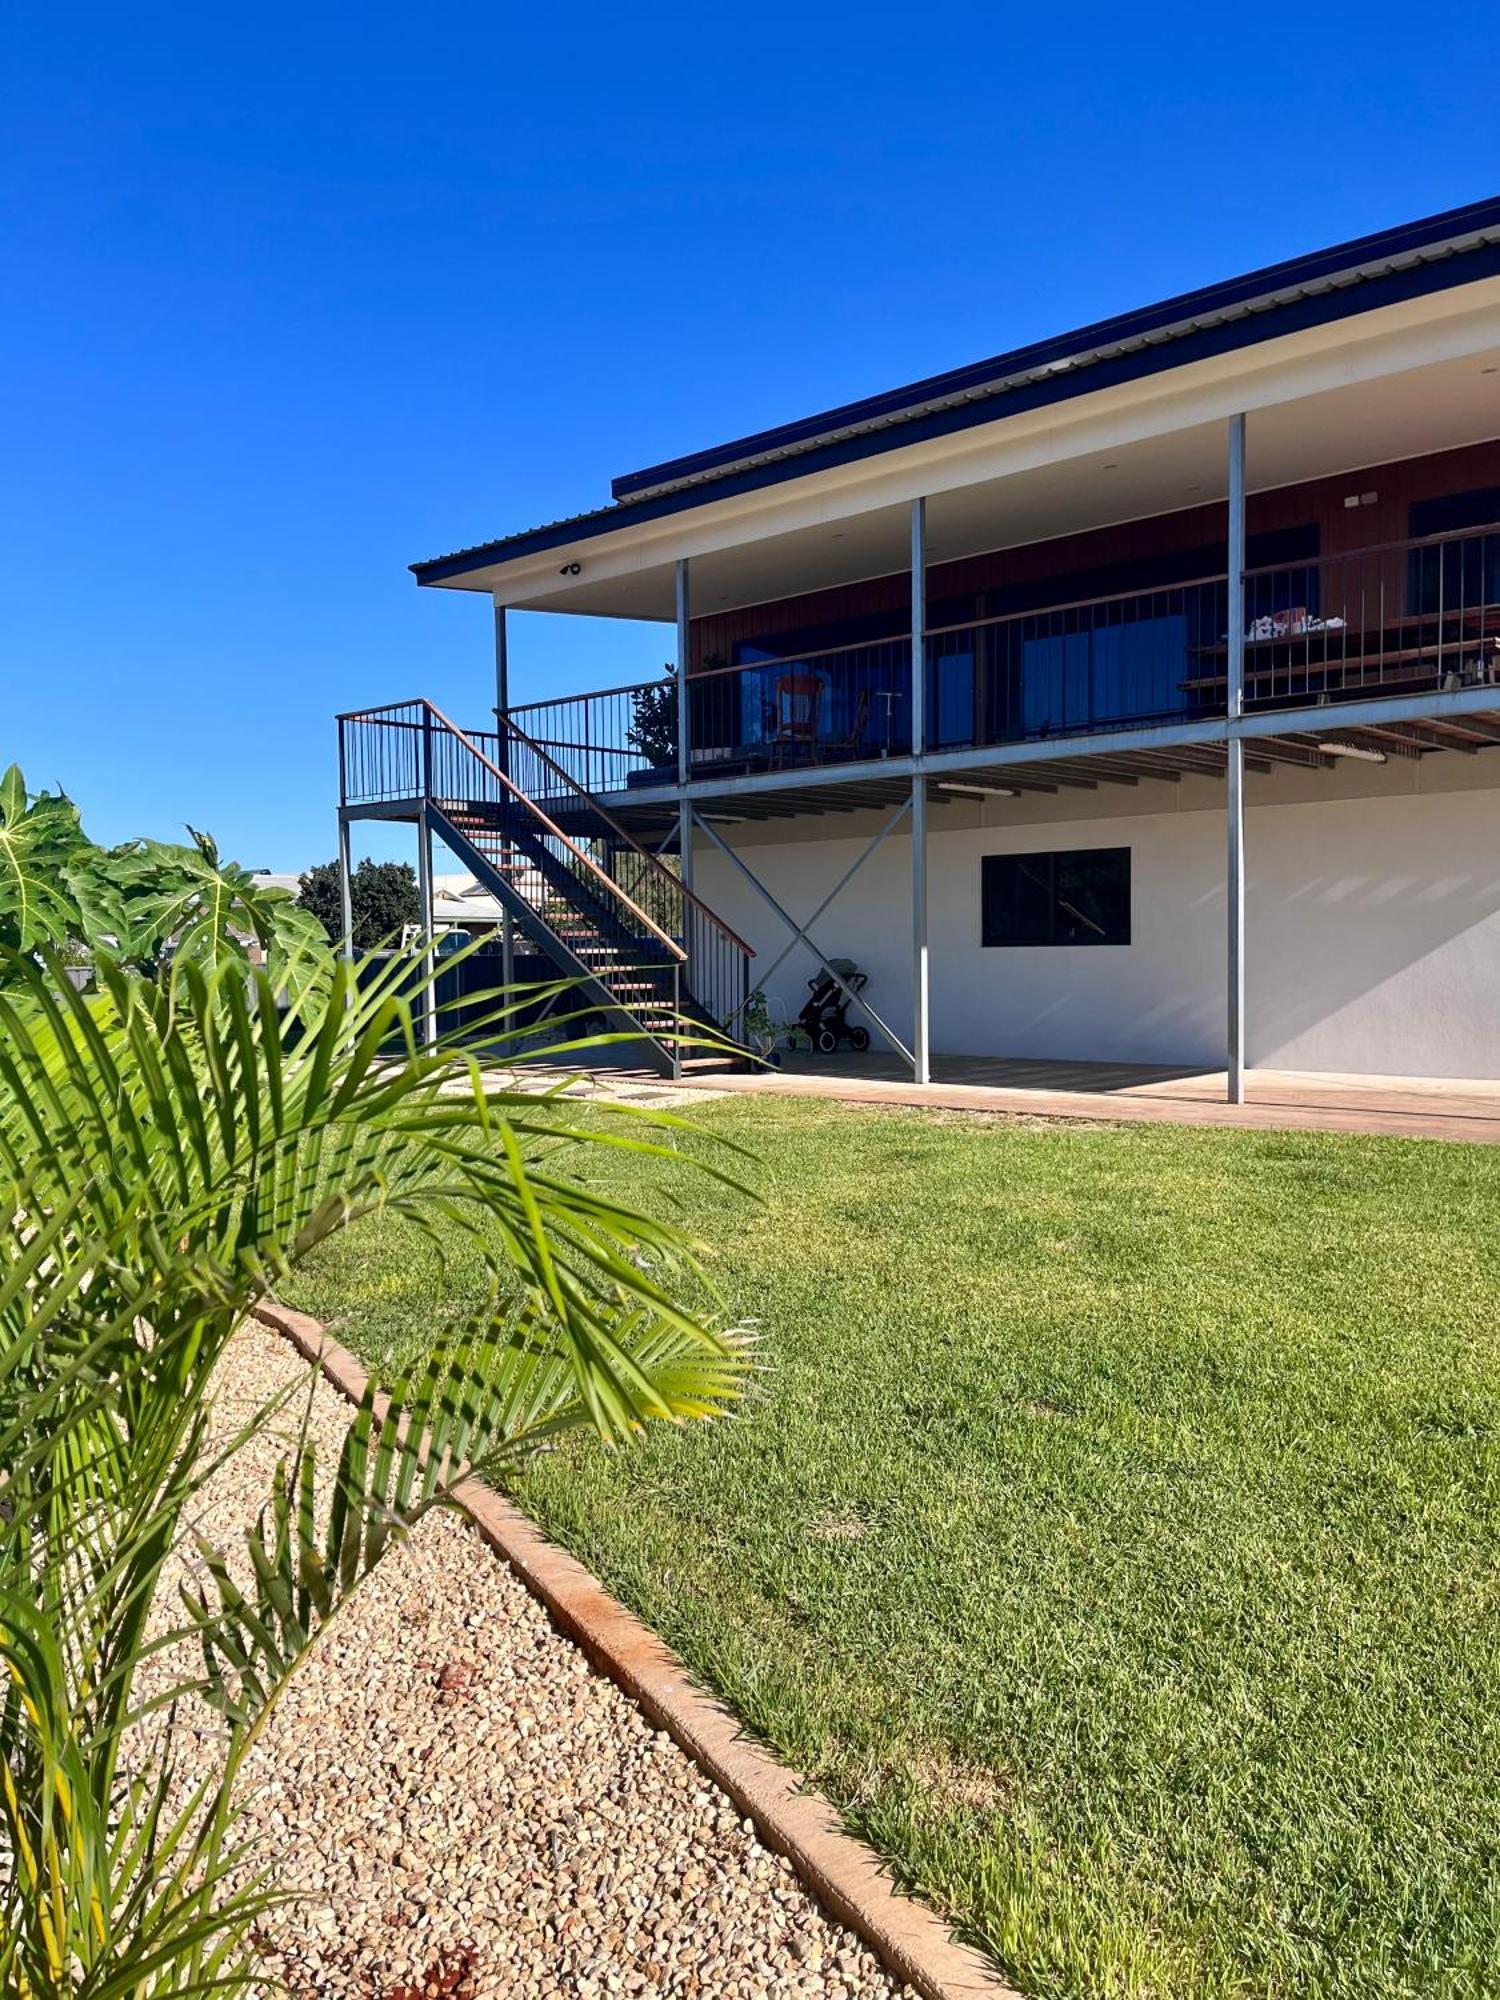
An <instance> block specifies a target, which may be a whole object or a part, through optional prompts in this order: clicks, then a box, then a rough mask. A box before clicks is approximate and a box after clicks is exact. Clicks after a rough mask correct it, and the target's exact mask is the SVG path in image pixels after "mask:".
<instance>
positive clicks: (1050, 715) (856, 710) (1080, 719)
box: [345, 523, 1500, 805]
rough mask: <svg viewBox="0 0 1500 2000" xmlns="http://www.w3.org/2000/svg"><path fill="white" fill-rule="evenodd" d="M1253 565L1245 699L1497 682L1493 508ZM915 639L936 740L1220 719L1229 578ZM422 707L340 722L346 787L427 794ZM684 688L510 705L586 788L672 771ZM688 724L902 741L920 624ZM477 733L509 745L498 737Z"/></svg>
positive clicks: (763, 750) (724, 677)
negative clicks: (1463, 525)
mask: <svg viewBox="0 0 1500 2000" xmlns="http://www.w3.org/2000/svg"><path fill="white" fill-rule="evenodd" d="M1244 583H1245V689H1244V693H1245V703H1246V706H1247V707H1250V708H1262V707H1277V706H1282V707H1293V706H1298V705H1302V704H1314V705H1318V704H1323V703H1328V702H1336V701H1339V700H1349V699H1354V698H1356V697H1369V696H1371V695H1379V694H1409V693H1419V692H1422V691H1431V690H1448V689H1453V688H1463V687H1473V686H1489V685H1497V686H1500V523H1497V524H1490V525H1485V526H1481V527H1475V528H1471V529H1467V530H1464V531H1462V532H1459V533H1452V534H1445V535H1431V536H1426V537H1421V538H1418V539H1414V540H1407V541H1399V542H1390V543H1386V544H1383V545H1381V546H1378V547H1372V548H1365V549H1355V550H1349V551H1345V552H1341V553H1337V554H1332V555H1325V556H1319V557H1313V558H1309V559H1307V560H1304V561H1302V562H1298V563H1290V564H1279V565H1277V566H1275V567H1270V568H1262V569H1253V570H1249V571H1247V572H1246V574H1245V579H1244ZM924 646H925V649H926V662H925V666H926V672H925V681H926V690H927V692H926V704H927V712H926V715H925V717H924V718H923V722H924V727H923V737H924V741H925V744H926V747H927V749H929V750H953V749H979V748H985V747H988V746H991V745H998V744H1005V743H1017V742H1027V741H1038V740H1050V739H1053V738H1066V737H1070V736H1078V735H1092V734H1099V733H1104V732H1107V731H1109V730H1112V729H1124V728H1134V727H1139V726H1141V725H1144V724H1150V723H1166V722H1171V721H1175V720H1188V719H1191V720H1199V719H1204V718H1207V719H1212V718H1214V717H1217V716H1222V715H1224V714H1225V712H1226V706H1227V676H1228V664H1229V590H1228V582H1227V579H1226V578H1225V577H1224V576H1222V575H1218V576H1206V577H1197V578H1193V579H1190V580H1188V581H1185V582H1182V583H1176V584H1171V585H1165V586H1162V587H1160V588H1156V589H1151V590H1139V591H1129V592H1124V593H1120V594H1117V595H1114V596H1109V597H1095V598H1087V599H1081V600H1079V601H1077V602H1074V603H1068V604H1056V605H1042V606H1039V607H1038V608H1036V609H1034V610H1025V611H1010V612H1006V613H1002V614H999V615H997V616H995V617H991V618H983V619H977V620H973V621H971V622H968V623H965V624H960V625H950V626H943V627H937V628H933V629H930V630H929V631H928V632H927V633H926V635H925V637H924ZM421 708H422V704H420V703H403V704H398V705H397V706H396V707H395V708H393V709H389V710H385V711H382V713H383V714H384V715H385V716H387V717H388V718H390V720H389V721H388V723H387V724H386V725H385V726H384V730H383V733H382V735H381V738H380V740H379V741H378V742H377V741H372V740H369V739H367V738H361V739H359V740H357V741H356V740H351V741H350V743H349V745H348V750H347V767H346V771H345V779H346V783H347V785H348V787H349V797H350V798H351V799H357V800H359V801H360V802H372V803H373V802H378V801H384V800H390V799H399V798H403V797H413V796H416V795H417V788H418V784H419V781H420V775H421V766H420V757H421V741H420V728H421V719H420V711H421ZM677 708H678V696H677V686H676V682H675V679H674V678H673V677H672V676H671V675H670V674H669V675H667V676H665V677H663V678H660V679H657V680H653V681H643V682H638V683H636V684H634V685H632V686H628V687H616V688H608V689H605V690H603V691H602V692H600V693H594V694H583V695H573V696H568V697H565V698H563V699H561V700H557V701H548V702H533V703H530V704H527V705H526V706H524V707H521V708H516V709H513V710H512V711H511V712H510V720H511V722H512V723H513V724H514V725H515V727H516V729H517V730H518V732H519V733H520V734H522V735H523V736H524V737H525V738H526V739H527V741H528V742H529V743H530V744H531V745H532V746H533V748H534V750H535V752H536V753H537V755H536V757H535V759H534V762H533V765H532V766H531V767H530V768H529V771H528V776H529V777H530V779H531V780H532V782H533V783H534V785H535V787H536V789H535V791H534V792H533V793H532V796H534V797H535V798H537V799H538V800H540V801H542V802H544V803H552V802H556V803H558V804H559V805H571V804H572V803H574V802H575V795H576V794H578V793H582V794H584V795H587V797H588V798H589V800H590V801H592V802H595V803H597V800H598V798H599V796H600V795H604V796H606V797H607V796H609V795H611V794H614V795H621V794H627V793H630V792H633V791H639V790H642V789H650V788H652V787H657V788H660V787H661V786H663V785H668V784H674V783H675V782H676V779H677V774H678V762H677V732H678V715H677ZM687 737H688V749H689V756H688V770H689V774H690V776H691V777H693V778H694V779H702V778H711V777H715V776H738V775H741V774H748V773H756V772H767V771H780V770H796V769H818V770H824V769H831V768H833V767H836V766H839V765H846V764H867V763H870V762H878V761H880V760H882V759H884V758H888V757H897V756H902V757H904V756H906V755H907V754H908V753H909V752H910V750H911V746H912V718H911V642H910V639H909V638H908V637H891V638H886V639H876V640H867V641H861V642H860V643H858V644H854V645H849V646H834V647H828V648H824V649H821V650H818V651H813V652H804V653H798V654H785V655H781V656H779V657H776V658H773V659H762V660H751V661H743V662H741V663H740V664H738V665H736V666H732V667H717V668H713V669H710V670H708V671H705V672H699V673H694V674H693V675H691V676H690V677H689V680H688V682H687ZM475 741H476V742H480V743H481V744H482V745H483V747H484V748H485V751H486V754H487V755H491V756H493V758H494V759H495V760H496V761H497V762H500V763H502V764H503V762H504V755H505V747H506V746H505V742H504V739H502V738H501V737H498V736H496V735H494V734H493V733H492V732H485V733H484V734H483V736H477V737H476V738H475ZM526 789H528V790H530V786H527V787H526Z"/></svg>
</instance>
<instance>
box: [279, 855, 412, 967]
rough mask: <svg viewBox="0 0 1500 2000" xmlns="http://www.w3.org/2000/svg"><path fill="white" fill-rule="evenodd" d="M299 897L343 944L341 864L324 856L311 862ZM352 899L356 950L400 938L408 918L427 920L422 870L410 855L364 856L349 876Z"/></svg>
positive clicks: (299, 902)
mask: <svg viewBox="0 0 1500 2000" xmlns="http://www.w3.org/2000/svg"><path fill="white" fill-rule="evenodd" d="M297 902H298V905H299V907H300V908H302V909H304V910H310V911H311V912H312V914H313V916H315V917H316V918H317V920H318V922H319V923H320V924H321V925H322V926H323V929H324V930H325V931H326V932H327V934H328V936H329V938H330V939H331V940H332V942H333V943H334V944H337V943H338V942H339V940H340V939H341V938H342V937H343V934H344V913H343V910H342V909H341V907H340V904H339V864H338V863H337V862H336V861H324V862H320V863H319V865H318V866H317V867H316V868H309V869H308V871H307V873H306V874H305V875H304V876H303V877H302V880H301V882H300V883H299V885H298V889H297ZM349 903H350V909H351V911H352V913H353V917H354V948H355V950H356V951H378V950H379V949H380V947H381V946H382V945H389V944H392V943H394V942H396V941H398V940H399V939H400V936H401V933H402V930H403V929H404V928H405V927H406V925H407V924H419V923H420V922H421V921H422V898H421V896H420V894H419V893H418V890H417V877H416V871H415V870H414V869H413V868H412V866H411V864H410V863H409V862H406V861H369V860H365V861H361V862H360V864H359V866H358V867H357V868H356V869H355V871H354V873H353V874H352V875H351V876H350V878H349Z"/></svg>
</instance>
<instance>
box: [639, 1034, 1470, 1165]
mask: <svg viewBox="0 0 1500 2000" xmlns="http://www.w3.org/2000/svg"><path fill="white" fill-rule="evenodd" d="M932 1069H933V1080H932V1082H931V1083H928V1084H915V1083H913V1082H911V1080H910V1078H909V1077H908V1076H906V1074H905V1066H904V1065H903V1064H902V1063H901V1062H900V1060H899V1059H898V1058H897V1057H895V1056H894V1055H885V1054H881V1053H879V1052H877V1051H875V1050H870V1051H868V1052H867V1053H865V1054H862V1055H860V1054H855V1053H853V1052H852V1051H850V1052H844V1053H841V1054H839V1055H836V1056H810V1055H803V1054H798V1055H788V1056H785V1057H784V1058H783V1059H782V1066H781V1067H780V1068H779V1069H777V1070H770V1071H766V1072H764V1073H762V1074H757V1075H750V1076H746V1075H737V1076H728V1075H713V1076H706V1077H704V1078H703V1079H702V1083H701V1086H700V1085H699V1084H697V1083H696V1082H695V1080H694V1079H691V1078H684V1080H683V1082H682V1084H681V1085H680V1086H677V1087H679V1088H681V1089H683V1090H693V1089H695V1088H699V1087H701V1088H703V1089H705V1090H713V1091H715V1092H720V1091H737V1092H753V1093H769V1094H781V1095H792V1096H801V1097H827V1098H834V1099H839V1100H842V1101H844V1102H847V1103H852V1104H899V1105H911V1106H926V1107H929V1108H931V1109H935V1110H947V1111H971V1112H993V1113H999V1114H1006V1115H1010V1116H1015V1115H1021V1116H1029V1117H1037V1118H1092V1119H1099V1118H1107V1119H1111V1120H1138V1121H1141V1122H1143V1123H1153V1124H1183V1125H1235V1126H1245V1127H1248V1128H1251V1129H1258V1130H1263V1131H1308V1132H1363V1133H1372V1134H1379V1135H1381V1136H1383V1137H1388V1138H1389V1137H1393V1138H1418V1139H1465V1140H1471V1141H1476V1142H1479V1143H1482V1144H1488V1145H1492V1144H1495V1143H1500V1081H1496V1080H1493V1079H1482V1078H1447V1077H1410V1076H1352V1075H1341V1074H1338V1073H1336V1072H1333V1071H1319V1072H1313V1071H1293V1070H1252V1071H1250V1072H1249V1074H1248V1077H1247V1080H1246V1102H1245V1103H1243V1104H1229V1103H1226V1102H1225V1074H1224V1071H1223V1070H1196V1069H1188V1068H1182V1069H1174V1068H1163V1067H1160V1066H1152V1065H1148V1064H1132V1065H1123V1064H1117V1063H1088V1062H1037V1061H1028V1060H1024V1059H1019V1058H1006V1057H991V1056H940V1055H935V1056H934V1057H933V1059H932Z"/></svg>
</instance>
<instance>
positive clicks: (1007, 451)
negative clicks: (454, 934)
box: [467, 278, 1500, 611]
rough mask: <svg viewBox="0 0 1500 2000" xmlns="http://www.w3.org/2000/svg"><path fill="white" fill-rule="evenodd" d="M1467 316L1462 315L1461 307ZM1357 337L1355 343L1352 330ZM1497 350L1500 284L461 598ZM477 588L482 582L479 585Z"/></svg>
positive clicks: (534, 593)
mask: <svg viewBox="0 0 1500 2000" xmlns="http://www.w3.org/2000/svg"><path fill="white" fill-rule="evenodd" d="M1459 305H1461V306H1462V308H1463V309H1462V310H1461V311H1460V310H1457V307H1458V306H1459ZM1355 328H1357V329H1358V334H1357V337H1353V330H1354V329H1355ZM1497 345H1500V278H1489V279H1484V280H1482V281H1480V282H1478V283H1476V284H1473V285H1466V286H1463V287H1462V288H1459V289H1456V290H1455V291H1453V292H1440V293H1435V294H1431V295H1429V296H1427V297H1425V298H1421V299H1413V300H1408V301H1405V302H1403V303H1402V304H1399V305H1394V306H1387V307H1383V308H1381V309H1380V310H1379V311H1377V312H1373V313H1371V314H1370V315H1369V316H1368V319H1361V320H1357V321H1349V320H1341V321H1337V322H1335V323H1334V324H1332V325H1330V326H1322V327H1315V328H1311V329H1309V330H1307V331H1306V332H1303V333H1296V334H1288V335H1285V336H1284V337H1283V338H1281V339H1279V340H1275V341H1269V342H1267V343H1265V344H1264V345H1263V346H1258V347H1251V348H1244V349H1239V350H1237V351H1236V352H1234V353H1232V354H1226V355H1216V356H1214V357H1212V358H1210V359H1208V360H1205V361H1197V362H1193V363H1190V364H1189V365H1188V366H1186V367H1183V368H1180V369H1175V370H1171V371H1169V372H1165V373H1163V374H1159V375H1152V376H1148V377H1146V378H1145V379H1144V380H1142V381H1140V382H1133V383H1126V384H1122V385H1120V386H1118V387H1114V388H1109V389H1103V390H1100V391H1098V392H1096V393H1094V394H1091V395H1086V396H1079V397H1077V398H1075V399H1073V400H1071V401H1069V402H1067V403H1064V404H1062V405H1056V404H1054V405H1051V406H1049V407H1047V408H1044V409H1038V410H1028V411H1022V412H1020V413H1019V414H1017V415H1016V416H1013V417H998V416H997V418H996V419H995V421H994V423H993V424H986V425H984V426H982V427H980V428H979V429H978V430H975V431H965V432H960V433H958V434H957V435H956V436H949V437H945V438H938V439H931V440H924V441H923V442H922V443H920V444H914V445H909V446H904V447H902V448H900V449H898V450H894V451H891V452H888V453H882V454H880V455H878V456H876V457H875V458H873V459H862V460H858V461H856V462H854V463H852V464H850V465H844V466H836V467H831V468H829V469H827V470H824V471H821V472H817V473H810V474H808V475H807V476H806V477H804V478H802V479H796V480H789V481H787V482H786V483H785V484H779V485H775V486H771V487H766V488H760V489H758V490H756V491H754V492H751V493H745V494H736V495H734V496H732V497H730V498H728V499H724V500H719V501H712V502H706V503H705V504H704V505H703V506H702V507H701V508H697V509H693V510H692V511H690V512H685V513H682V514H676V515H669V516H667V517H665V518H664V519H659V520H653V521H644V522H642V523H641V524H640V525H639V526H638V527H635V528H630V527H626V528H620V529H615V530H612V531H611V532H610V533H608V534H603V535H595V536H592V537H588V536H585V537H583V538H581V539H580V540H579V541H577V542H573V543H568V544H566V545H562V546H559V547H557V548H552V549H548V550H547V551H546V552H545V553H544V554H541V555H535V556H528V557H526V558H524V559H523V560H521V561H518V562H515V563H511V564H504V565H497V566H495V567H494V568H492V569H489V570H486V571H483V572H478V573H476V575H475V580H474V582H473V584H472V585H469V586H467V587H470V588H477V589H488V590H492V591H493V594H494V597H495V601H496V603H497V604H502V603H503V604H521V603H524V604H526V605H529V606H531V607H533V608H536V609H556V610H560V611H562V610H567V609H568V608H569V607H568V604H567V601H566V600H567V598H568V595H569V593H570V592H571V591H572V590H574V589H575V588H576V587H577V580H576V579H574V578H572V577H568V576H563V575H561V574H559V571H560V569H561V567H562V566H563V565H564V564H566V563H570V562H578V563H580V564H582V565H583V566H584V568H585V571H586V574H587V579H588V582H589V584H590V586H592V587H594V588H597V586H598V585H599V584H600V583H601V582H605V581H608V580H609V579H610V578H611V577H617V576H618V577H626V576H633V575H637V574H639V573H640V572H642V571H646V570H655V569H658V568H660V567H661V566H662V565H664V564H668V563H672V562H675V561H677V560H678V559H680V558H682V557H687V558H689V559H691V558H692V557H694V556H702V555H708V554H712V553H714V552H716V551H718V550H721V549H726V548H740V547H743V546H745V545H746V544H747V543H750V542H755V541H760V540H764V539H767V538H769V537H771V536H775V535H786V534H795V533H797V532H798V531H800V530H804V529H808V528H817V527H823V526H827V525H829V524H831V523H834V522H838V521H843V520H848V519H850V518H851V517H853V516H856V515H859V514H864V513H871V512H874V511H876V510H878V509H880V508H885V507H891V506H897V505H902V504H905V503H908V502H910V501H912V500H915V499H919V498H922V497H923V496H927V497H931V496H932V495H935V494H940V493H944V492H951V491H954V490H956V489H958V488H961V487H964V486H972V485H976V484H979V483H980V482H983V481H988V480H994V479H1002V478H1010V477H1014V476H1016V475H1018V474H1021V473H1025V472H1028V471H1034V470H1036V469H1038V468H1040V467H1043V466H1047V465H1055V464H1058V463H1061V462H1063V461H1065V460H1067V459H1072V458H1080V457H1086V456H1088V455H1090V454H1092V453H1096V452H1106V451H1114V450H1120V449H1124V448H1126V447H1128V446H1130V445H1132V444H1140V443H1144V442H1146V441H1148V440H1150V439H1152V438H1158V437H1163V436H1167V435H1170V434H1171V433H1172V432H1174V431H1180V430H1188V429H1192V428H1193V427H1195V426H1197V425H1201V424H1206V423H1212V422H1216V421H1223V420H1226V419H1227V418H1229V417H1231V416H1233V415H1235V414H1236V413H1237V412H1239V411H1245V412H1247V413H1253V412H1254V411H1256V410H1260V409H1267V408H1271V407H1273V406H1275V405H1277V404H1281V403H1289V402H1295V401H1298V400H1300V399H1302V398H1304V397H1309V396H1316V395H1318V394H1321V393H1324V392H1327V391H1329V390H1333V389H1342V388H1349V387H1352V386H1355V385H1358V384H1360V383H1369V382H1374V381H1380V380H1383V379H1385V378H1387V377H1392V376H1397V375H1401V374H1405V373H1407V372H1409V371H1411V370H1413V369H1417V368H1421V367H1425V366H1432V365H1435V364H1437V363H1439V362H1444V361H1452V360H1461V359H1463V358H1465V357H1466V356H1469V355H1473V354H1480V353H1484V352H1486V351H1488V350H1490V349H1492V348H1494V347H1496V346H1497ZM481 578H482V579H483V580H482V581H481V580H480V579H481Z"/></svg>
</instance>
